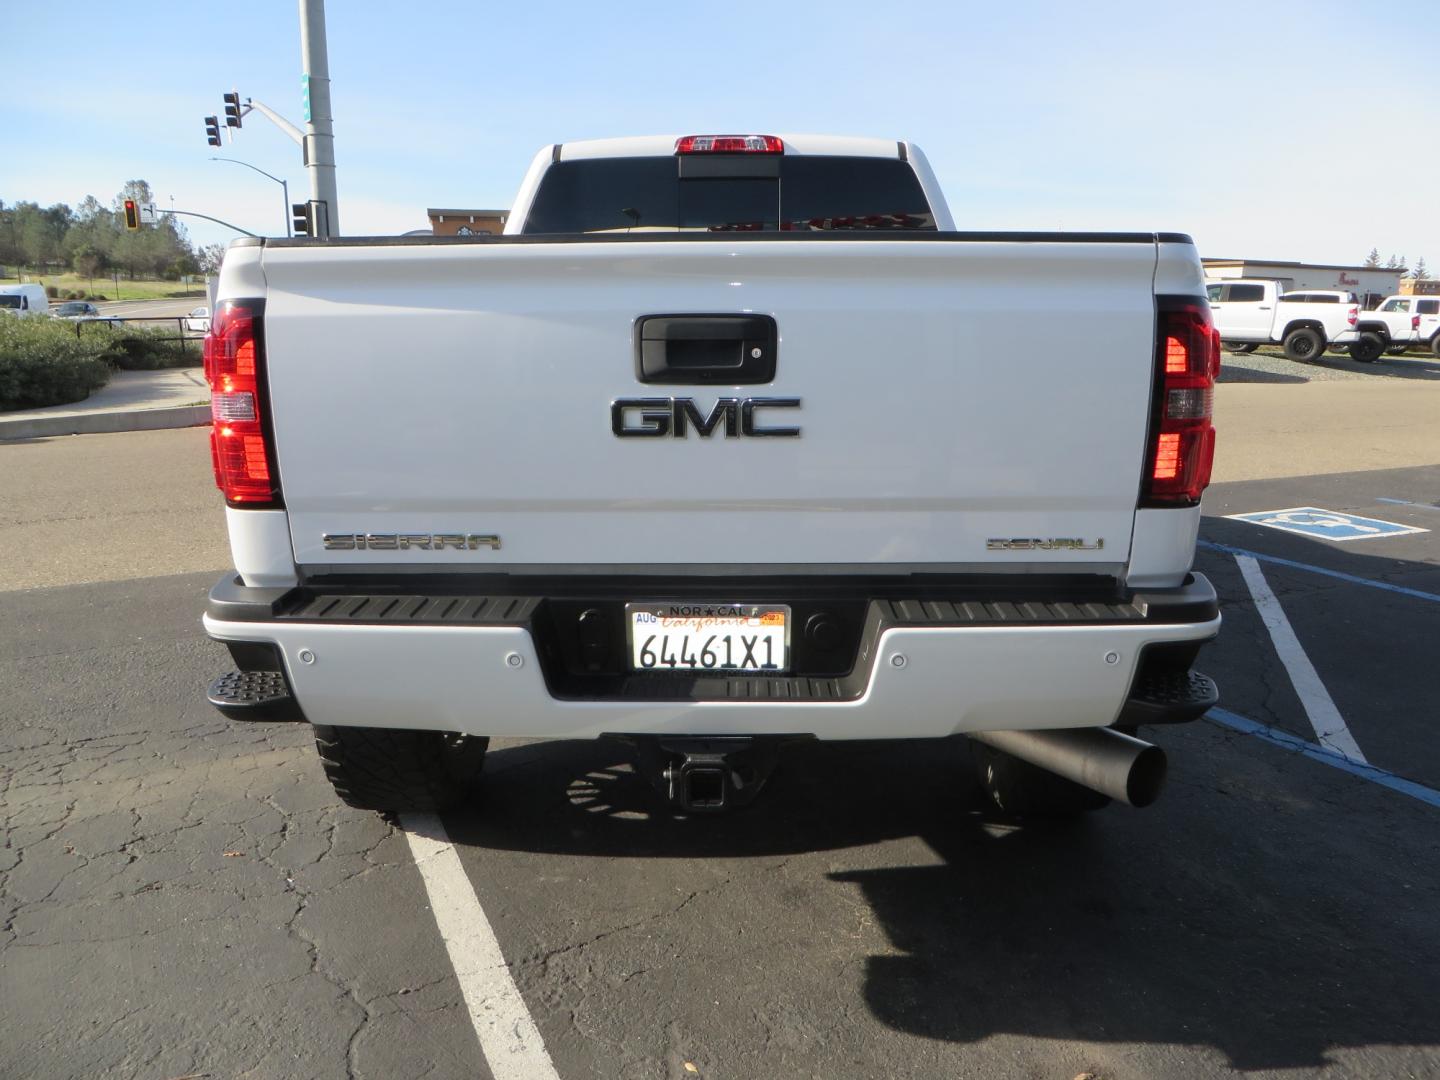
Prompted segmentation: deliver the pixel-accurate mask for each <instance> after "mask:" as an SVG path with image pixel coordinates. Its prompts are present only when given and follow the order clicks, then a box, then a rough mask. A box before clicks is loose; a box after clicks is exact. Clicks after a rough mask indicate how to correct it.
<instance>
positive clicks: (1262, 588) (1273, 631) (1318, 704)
mask: <svg viewBox="0 0 1440 1080" xmlns="http://www.w3.org/2000/svg"><path fill="white" fill-rule="evenodd" d="M1235 562H1236V563H1237V564H1238V565H1239V567H1240V574H1241V576H1242V577H1244V578H1245V587H1246V588H1248V589H1249V590H1250V598H1251V599H1252V600H1254V601H1255V610H1256V611H1257V612H1259V614H1260V618H1261V619H1262V620H1263V621H1264V623H1265V629H1267V630H1269V631H1270V640H1271V641H1272V642H1274V643H1275V651H1276V653H1278V654H1279V656H1280V662H1281V663H1282V664H1284V665H1285V671H1286V672H1287V673H1288V674H1289V676H1290V683H1291V685H1293V686H1294V687H1295V693H1296V694H1298V695H1299V697H1300V704H1301V705H1302V706H1303V707H1304V709H1305V715H1306V716H1307V717H1308V718H1309V720H1310V726H1311V727H1312V728H1314V729H1315V738H1316V739H1318V740H1319V741H1320V744H1321V745H1322V746H1328V747H1329V748H1330V749H1332V750H1335V751H1338V752H1339V753H1341V754H1344V755H1345V756H1346V757H1347V758H1349V759H1350V760H1351V761H1356V762H1360V763H1361V764H1364V763H1365V755H1364V754H1362V753H1361V752H1360V747H1359V746H1357V745H1356V743H1355V739H1354V737H1353V736H1352V735H1351V734H1350V729H1349V728H1347V727H1346V726H1345V720H1344V718H1343V717H1342V716H1341V715H1340V710H1339V709H1337V708H1336V707H1335V702H1334V701H1333V700H1332V699H1331V697H1330V692H1329V691H1328V690H1326V689H1325V684H1324V683H1323V682H1321V681H1320V674H1319V672H1317V671H1316V670H1315V665H1314V664H1312V663H1311V662H1310V657H1308V656H1306V655H1305V650H1304V648H1302V647H1301V645H1300V639H1299V638H1297V637H1296V636H1295V630H1294V628H1293V627H1291V625H1290V620H1289V619H1288V618H1286V617H1285V609H1284V608H1282V607H1281V606H1280V601H1279V600H1277V599H1276V598H1275V594H1274V593H1273V592H1272V591H1271V590H1270V583H1269V582H1268V581H1266V580H1265V574H1264V572H1263V571H1262V570H1261V569H1260V563H1259V562H1258V561H1257V560H1256V559H1254V558H1252V557H1251V556H1249V555H1236V556H1235Z"/></svg>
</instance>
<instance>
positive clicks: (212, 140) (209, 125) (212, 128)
mask: <svg viewBox="0 0 1440 1080" xmlns="http://www.w3.org/2000/svg"><path fill="white" fill-rule="evenodd" d="M205 141H206V142H208V143H209V144H210V145H211V146H219V145H220V118H219V117H218V116H207V117H205Z"/></svg>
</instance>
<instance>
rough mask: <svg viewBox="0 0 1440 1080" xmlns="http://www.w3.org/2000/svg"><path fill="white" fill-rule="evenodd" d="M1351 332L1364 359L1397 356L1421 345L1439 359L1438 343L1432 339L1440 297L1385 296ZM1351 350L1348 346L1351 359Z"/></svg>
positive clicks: (1439, 315) (1437, 325) (1439, 316)
mask: <svg viewBox="0 0 1440 1080" xmlns="http://www.w3.org/2000/svg"><path fill="white" fill-rule="evenodd" d="M1427 315H1428V316H1430V317H1431V318H1430V321H1429V323H1428V324H1427V323H1426V316H1427ZM1355 329H1356V332H1357V333H1358V334H1359V336H1360V339H1361V340H1362V341H1363V342H1364V345H1363V348H1364V350H1365V353H1366V354H1367V355H1368V354H1369V353H1372V352H1373V353H1374V354H1375V355H1376V356H1378V355H1379V354H1380V353H1381V352H1388V353H1391V354H1393V355H1399V354H1400V353H1403V352H1404V351H1405V350H1406V349H1408V348H1409V347H1410V346H1412V345H1425V346H1426V347H1427V348H1429V349H1430V350H1431V351H1432V352H1434V353H1435V355H1437V356H1440V348H1437V347H1440V340H1437V338H1436V336H1435V335H1436V332H1437V330H1440V297H1433V296H1432V297H1425V296H1387V297H1386V298H1385V299H1384V300H1383V301H1381V302H1380V305H1379V306H1378V307H1377V308H1376V309H1375V310H1374V311H1367V312H1365V313H1364V314H1362V315H1361V316H1360V321H1359V323H1358V324H1357V325H1356V327H1355ZM1427 331H1428V332H1427ZM1355 349H1356V346H1353V345H1352V346H1351V348H1350V352H1351V355H1352V356H1353V355H1354V354H1355Z"/></svg>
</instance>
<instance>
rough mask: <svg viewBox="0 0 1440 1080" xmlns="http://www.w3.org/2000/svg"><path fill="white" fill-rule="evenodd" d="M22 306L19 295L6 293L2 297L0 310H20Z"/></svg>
mask: <svg viewBox="0 0 1440 1080" xmlns="http://www.w3.org/2000/svg"><path fill="white" fill-rule="evenodd" d="M19 306H20V294H19V293H6V294H3V295H0V308H18V307H19Z"/></svg>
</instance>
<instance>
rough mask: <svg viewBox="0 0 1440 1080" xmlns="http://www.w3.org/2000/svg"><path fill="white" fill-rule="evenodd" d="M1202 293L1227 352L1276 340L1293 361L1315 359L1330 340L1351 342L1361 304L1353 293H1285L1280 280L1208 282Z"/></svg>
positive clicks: (1248, 348)
mask: <svg viewBox="0 0 1440 1080" xmlns="http://www.w3.org/2000/svg"><path fill="white" fill-rule="evenodd" d="M1205 291H1206V294H1207V296H1208V298H1209V300H1210V310H1211V313H1212V315H1213V317H1214V319H1215V329H1216V330H1218V331H1219V332H1220V340H1221V341H1222V342H1224V345H1225V348H1226V349H1228V350H1229V351H1231V352H1253V351H1254V350H1255V348H1256V347H1257V346H1259V345H1266V344H1271V343H1275V344H1279V345H1281V346H1283V348H1284V349H1285V355H1286V357H1288V358H1289V359H1291V360H1314V359H1317V358H1319V357H1320V356H1321V355H1322V354H1323V353H1324V352H1325V350H1326V349H1327V348H1328V347H1329V346H1331V345H1332V344H1340V343H1345V342H1350V341H1354V340H1355V324H1356V322H1357V320H1358V319H1359V315H1360V303H1359V300H1358V299H1357V298H1356V296H1355V294H1354V293H1352V292H1337V291H1333V290H1326V289H1304V290H1297V291H1295V292H1285V291H1284V290H1283V289H1282V288H1281V285H1280V283H1279V282H1277V281H1269V280H1265V279H1261V278H1249V279H1245V278H1237V279H1228V280H1225V281H1207V282H1206V283H1205ZM1381 351H1383V350H1381ZM1376 355H1377V356H1378V355H1379V353H1377V354H1376ZM1374 358H1375V357H1370V359H1372V360H1373V359H1374Z"/></svg>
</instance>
